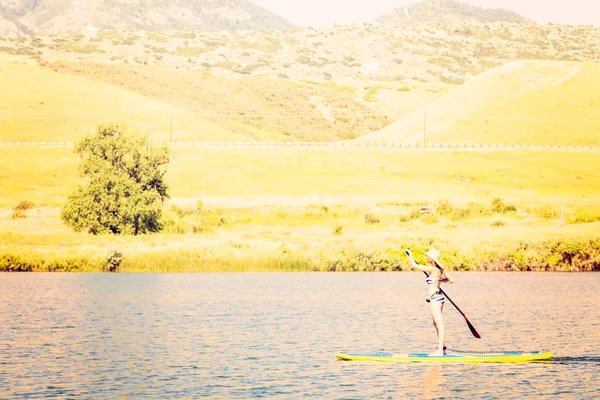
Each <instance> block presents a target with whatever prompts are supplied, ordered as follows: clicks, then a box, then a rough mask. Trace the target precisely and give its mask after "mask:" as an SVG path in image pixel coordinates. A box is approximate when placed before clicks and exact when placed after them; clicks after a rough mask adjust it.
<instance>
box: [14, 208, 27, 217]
mask: <svg viewBox="0 0 600 400" xmlns="http://www.w3.org/2000/svg"><path fill="white" fill-rule="evenodd" d="M20 218H27V214H25V211H23V210H15V211H14V212H13V214H12V219H20Z"/></svg>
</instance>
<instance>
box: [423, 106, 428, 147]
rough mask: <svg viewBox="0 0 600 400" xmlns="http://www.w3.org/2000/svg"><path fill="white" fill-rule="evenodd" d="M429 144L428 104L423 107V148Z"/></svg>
mask: <svg viewBox="0 0 600 400" xmlns="http://www.w3.org/2000/svg"><path fill="white" fill-rule="evenodd" d="M426 142H427V104H425V106H424V107H423V147H425V143H426Z"/></svg>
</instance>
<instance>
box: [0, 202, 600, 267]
mask: <svg viewBox="0 0 600 400" xmlns="http://www.w3.org/2000/svg"><path fill="white" fill-rule="evenodd" d="M32 207H33V208H32ZM162 222H163V224H164V231H163V232H162V233H160V234H155V235H140V236H112V235H100V236H92V235H87V234H84V233H74V232H72V231H71V230H69V229H68V228H67V227H66V226H65V225H64V224H63V223H62V221H61V220H60V218H59V210H58V209H51V208H43V207H42V208H36V207H35V206H34V205H32V204H31V203H26V202H22V203H19V204H17V205H16V206H15V207H14V209H12V210H11V209H4V210H2V209H0V226H1V229H0V257H1V260H2V261H0V270H4V271H103V270H108V269H110V266H111V265H114V257H113V256H114V254H115V252H117V253H118V254H121V255H122V258H121V257H119V258H118V263H117V264H118V265H116V267H114V268H115V269H116V270H118V271H146V272H170V271H173V272H174V271H202V272H216V271H396V270H405V269H406V268H407V267H408V264H407V260H406V257H405V256H404V255H403V253H402V251H401V250H402V249H403V248H406V247H409V248H411V249H414V250H418V249H422V250H425V249H426V248H429V247H436V248H438V249H440V250H441V251H442V252H443V260H444V262H445V264H446V265H447V266H448V268H450V269H454V270H477V271H479V270H509V271H512V270H529V269H531V270H544V271H545V270H551V271H580V270H584V271H588V270H595V269H597V268H598V264H599V262H600V254H599V253H598V242H599V241H600V239H598V238H597V232H598V228H599V227H600V209H598V208H597V206H582V205H579V206H566V205H563V204H556V203H554V204H553V203H547V204H542V205H526V204H523V203H511V202H508V201H503V200H502V199H500V198H494V199H492V200H491V201H488V202H485V203H476V202H470V203H466V204H465V203H453V202H450V201H448V200H439V201H437V202H431V203H429V202H395V201H392V202H384V203H377V204H372V205H369V206H365V205H361V206H352V205H341V204H340V205H325V204H314V205H309V206H297V207H292V206H287V207H284V206H256V207H246V208H214V207H210V206H206V205H204V204H203V203H202V202H197V203H196V204H195V205H194V206H188V207H183V206H176V205H171V206H170V207H169V208H168V209H167V210H166V211H165V213H164V215H163V218H162ZM111 257H112V258H111ZM111 260H112V261H111Z"/></svg>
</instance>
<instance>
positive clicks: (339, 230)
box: [333, 225, 344, 236]
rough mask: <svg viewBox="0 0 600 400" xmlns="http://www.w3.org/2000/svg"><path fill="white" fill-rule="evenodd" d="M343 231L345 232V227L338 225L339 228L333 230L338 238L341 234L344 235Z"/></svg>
mask: <svg viewBox="0 0 600 400" xmlns="http://www.w3.org/2000/svg"><path fill="white" fill-rule="evenodd" d="M343 230H344V227H343V226H341V225H337V226H336V227H335V229H334V230H333V234H334V235H337V236H339V235H341V234H342V233H343V232H342V231H343Z"/></svg>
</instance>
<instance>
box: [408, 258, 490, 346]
mask: <svg viewBox="0 0 600 400" xmlns="http://www.w3.org/2000/svg"><path fill="white" fill-rule="evenodd" d="M404 252H405V253H406V255H407V256H409V257H410V253H409V252H408V251H406V250H404ZM423 273H424V274H425V276H429V274H428V273H427V272H425V271H423ZM439 289H440V292H441V293H442V294H443V295H444V297H446V298H447V299H448V301H450V303H452V305H453V306H454V307H455V308H456V309H457V310H458V312H459V313H460V315H462V316H463V318H464V319H465V322H466V323H467V326H468V327H469V330H471V333H472V334H473V336H475V337H476V338H477V339H481V335H479V332H477V330H476V329H475V327H474V326H473V324H471V322H470V321H469V319H468V318H467V316H466V315H465V313H464V312H462V311H461V310H460V308H458V306H457V305H456V304H455V303H454V302H453V301H452V299H451V298H450V297H449V296H448V295H447V294H446V292H444V291H443V290H442V288H439Z"/></svg>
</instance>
